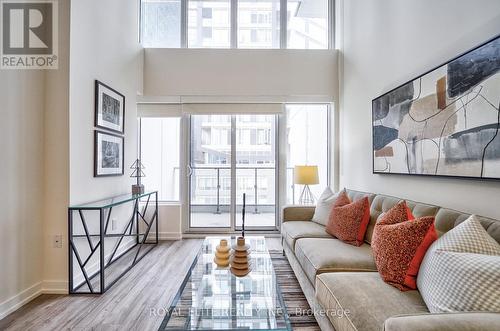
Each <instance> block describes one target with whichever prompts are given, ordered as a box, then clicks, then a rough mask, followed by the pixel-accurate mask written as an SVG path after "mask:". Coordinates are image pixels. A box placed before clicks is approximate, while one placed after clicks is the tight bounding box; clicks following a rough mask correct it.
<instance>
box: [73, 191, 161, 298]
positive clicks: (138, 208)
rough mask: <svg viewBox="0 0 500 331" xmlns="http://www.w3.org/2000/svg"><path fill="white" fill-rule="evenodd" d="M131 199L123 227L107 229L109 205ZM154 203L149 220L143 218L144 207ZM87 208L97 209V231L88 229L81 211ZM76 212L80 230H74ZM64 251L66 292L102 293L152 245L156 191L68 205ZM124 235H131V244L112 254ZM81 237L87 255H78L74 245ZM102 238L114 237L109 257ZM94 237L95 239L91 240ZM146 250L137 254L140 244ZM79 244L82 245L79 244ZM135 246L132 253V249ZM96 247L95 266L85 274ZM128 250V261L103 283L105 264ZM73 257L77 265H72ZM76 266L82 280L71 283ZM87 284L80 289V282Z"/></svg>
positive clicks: (156, 241) (79, 253) (82, 284)
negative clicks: (66, 248) (65, 255)
mask: <svg viewBox="0 0 500 331" xmlns="http://www.w3.org/2000/svg"><path fill="white" fill-rule="evenodd" d="M152 196H154V202H151V201H150V200H151V197H152ZM144 200H145V203H144V204H143V202H144ZM129 202H131V203H133V205H134V206H133V212H132V215H131V216H130V218H129V221H128V222H127V223H126V224H127V225H126V227H125V229H123V231H121V232H120V233H108V226H109V222H110V218H111V212H112V210H113V207H116V206H119V205H124V204H126V203H129ZM153 203H154V212H153V213H152V214H151V217H150V219H149V220H147V219H146V218H147V217H148V216H147V213H148V208H149V207H150V204H153ZM85 211H87V212H89V211H94V212H96V211H98V212H99V232H98V233H94V234H92V233H90V231H89V226H88V225H89V224H88V221H87V220H86V218H85V214H84V212H85ZM75 213H76V215H77V216H78V217H77V218H76V219H78V220H79V221H80V222H81V225H82V230H83V233H79V234H74V233H73V232H74V225H75V223H73V222H74V221H76V219H74V216H75V215H74V214H75ZM142 223H144V226H142V227H143V228H145V231H144V232H141V231H140V229H141V226H140V224H142ZM153 224H154V226H155V230H156V233H155V235H154V241H148V236H149V234H150V231H151V228H152V227H153ZM68 233H69V235H68V251H69V255H68V256H69V265H68V269H69V270H68V273H69V293H70V294H102V293H104V292H106V291H107V290H108V289H109V288H110V287H111V286H113V285H114V284H115V283H116V282H117V281H118V280H119V279H120V278H121V277H123V275H125V274H126V273H127V272H128V271H129V270H130V269H132V268H133V267H134V266H135V265H136V264H137V263H138V262H139V261H140V260H141V259H142V258H143V257H144V256H145V255H146V254H148V253H149V252H150V251H151V250H152V249H153V248H154V247H156V245H157V244H158V192H157V191H153V192H147V193H143V194H137V195H132V194H125V195H121V196H116V197H113V198H109V199H105V200H101V201H96V202H92V203H88V204H83V205H78V206H70V207H69V208H68ZM126 237H135V244H134V245H132V246H131V247H129V248H127V249H126V250H125V251H124V252H122V253H120V254H119V255H117V256H115V255H116V253H117V251H118V249H119V247H120V244H121V243H122V242H123V239H124V238H126ZM77 238H82V239H85V238H86V239H87V240H86V241H87V245H88V247H86V250H87V251H88V250H89V249H90V251H89V253H88V255H87V256H86V257H85V258H84V259H82V257H83V256H82V255H81V252H80V251H81V250H82V249H80V251H79V248H78V247H77V244H76V242H75V239H77ZM93 238H98V241H97V242H96V243H94V242H93V240H92V239H93ZM106 238H115V239H118V240H117V241H116V243H115V244H114V247H113V250H112V251H111V254H110V255H109V257H107V256H105V249H104V247H105V239H106ZM94 241H95V240H94ZM145 246H146V247H148V248H145V249H146V250H145V251H143V254H142V255H139V254H140V252H141V250H142V249H143V247H145ZM80 248H82V247H80ZM134 249H135V250H136V252H135V253H134V252H133V250H134ZM97 251H99V263H98V265H99V269H98V270H97V271H95V272H93V273H92V274H91V275H89V274H88V272H87V271H88V270H87V269H86V267H88V263H89V261H91V260H92V257H93V256H94V254H95V253H96V252H97ZM127 254H129V256H130V258H131V257H132V256H133V259H131V260H132V263H131V264H129V265H128V266H127V267H126V268H125V269H124V270H123V271H122V272H121V273H120V274H119V275H118V276H116V277H115V278H114V279H113V280H112V281H111V283H110V284H108V285H106V279H105V271H106V269H108V268H109V267H111V266H112V265H113V264H114V263H115V262H116V261H118V260H120V258H122V257H123V256H126V255H127ZM73 257H75V258H76V262H77V265H76V266H75V265H74V260H73ZM75 267H76V268H78V267H79V269H80V271H81V273H82V275H83V280H82V281H81V282H79V284H75V283H74V279H73V276H74V274H75V273H74V270H73V269H74V268H75ZM97 276H99V280H98V281H97V280H94V279H95V278H96V277H97ZM97 284H99V288H98V289H96V288H95V287H96V285H97ZM85 285H86V286H87V287H88V291H86V290H84V286H85Z"/></svg>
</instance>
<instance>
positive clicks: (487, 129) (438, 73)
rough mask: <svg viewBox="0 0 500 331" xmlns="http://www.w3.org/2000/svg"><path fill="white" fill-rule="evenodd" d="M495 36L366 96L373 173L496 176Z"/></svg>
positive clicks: (498, 62)
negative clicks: (369, 108) (378, 93)
mask: <svg viewBox="0 0 500 331" xmlns="http://www.w3.org/2000/svg"><path fill="white" fill-rule="evenodd" d="M499 106H500V36H497V37H495V38H494V39H491V40H489V41H487V42H485V43H483V44H482V45H480V46H478V47H476V48H474V49H472V50H470V51H468V52H466V53H464V54H462V55H460V56H458V57H456V58H454V59H452V60H450V61H448V62H447V63H445V64H443V65H441V66H439V67H437V68H435V69H432V70H430V71H428V72H426V73H425V74H423V75H421V76H419V77H417V78H415V79H412V80H411V81H409V82H407V83H405V84H403V85H401V86H398V87H397V88H395V89H393V90H391V91H389V92H387V93H385V94H383V95H381V96H380V97H378V98H376V99H374V100H373V101H372V130H373V131H372V134H373V173H376V174H385V173H388V174H406V175H424V176H446V177H466V178H482V179H500V132H499V130H500V110H499Z"/></svg>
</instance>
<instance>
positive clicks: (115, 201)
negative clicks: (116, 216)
mask: <svg viewBox="0 0 500 331" xmlns="http://www.w3.org/2000/svg"><path fill="white" fill-rule="evenodd" d="M155 193H156V191H152V192H145V193H142V194H132V193H127V194H122V195H118V196H115V197H112V198H106V199H102V200H98V201H93V202H89V203H85V204H81V205H73V206H70V207H69V209H101V208H110V207H114V206H116V205H119V204H122V203H125V202H129V201H132V200H135V199H140V198H145V197H147V196H149V195H152V194H155Z"/></svg>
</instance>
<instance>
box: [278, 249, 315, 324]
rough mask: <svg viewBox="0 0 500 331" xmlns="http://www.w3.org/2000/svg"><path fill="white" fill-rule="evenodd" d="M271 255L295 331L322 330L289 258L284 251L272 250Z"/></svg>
mask: <svg viewBox="0 0 500 331" xmlns="http://www.w3.org/2000/svg"><path fill="white" fill-rule="evenodd" d="M269 255H271V260H272V261H273V267H274V272H275V273H276V277H277V278H278V284H279V286H280V289H281V293H282V294H283V300H284V301H285V306H286V310H287V312H288V315H289V316H290V323H291V325H292V328H293V330H301V331H306V330H307V331H309V330H311V331H312V330H321V329H320V328H319V326H318V323H317V322H316V319H315V318H314V316H313V315H312V311H311V307H310V306H309V303H308V302H307V299H306V297H305V296H304V293H303V292H302V289H301V288H300V284H299V281H298V280H297V278H296V277H295V274H294V273H293V270H292V267H291V266H290V263H288V260H287V258H286V257H285V256H283V253H282V251H274V250H271V251H269Z"/></svg>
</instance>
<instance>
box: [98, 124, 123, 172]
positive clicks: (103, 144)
mask: <svg viewBox="0 0 500 331" xmlns="http://www.w3.org/2000/svg"><path fill="white" fill-rule="evenodd" d="M123 144H124V140H123V137H122V136H118V135H115V134H111V133H107V132H103V131H98V130H95V133H94V177H104V176H121V175H123V162H124V155H123V150H124V149H123Z"/></svg>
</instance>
